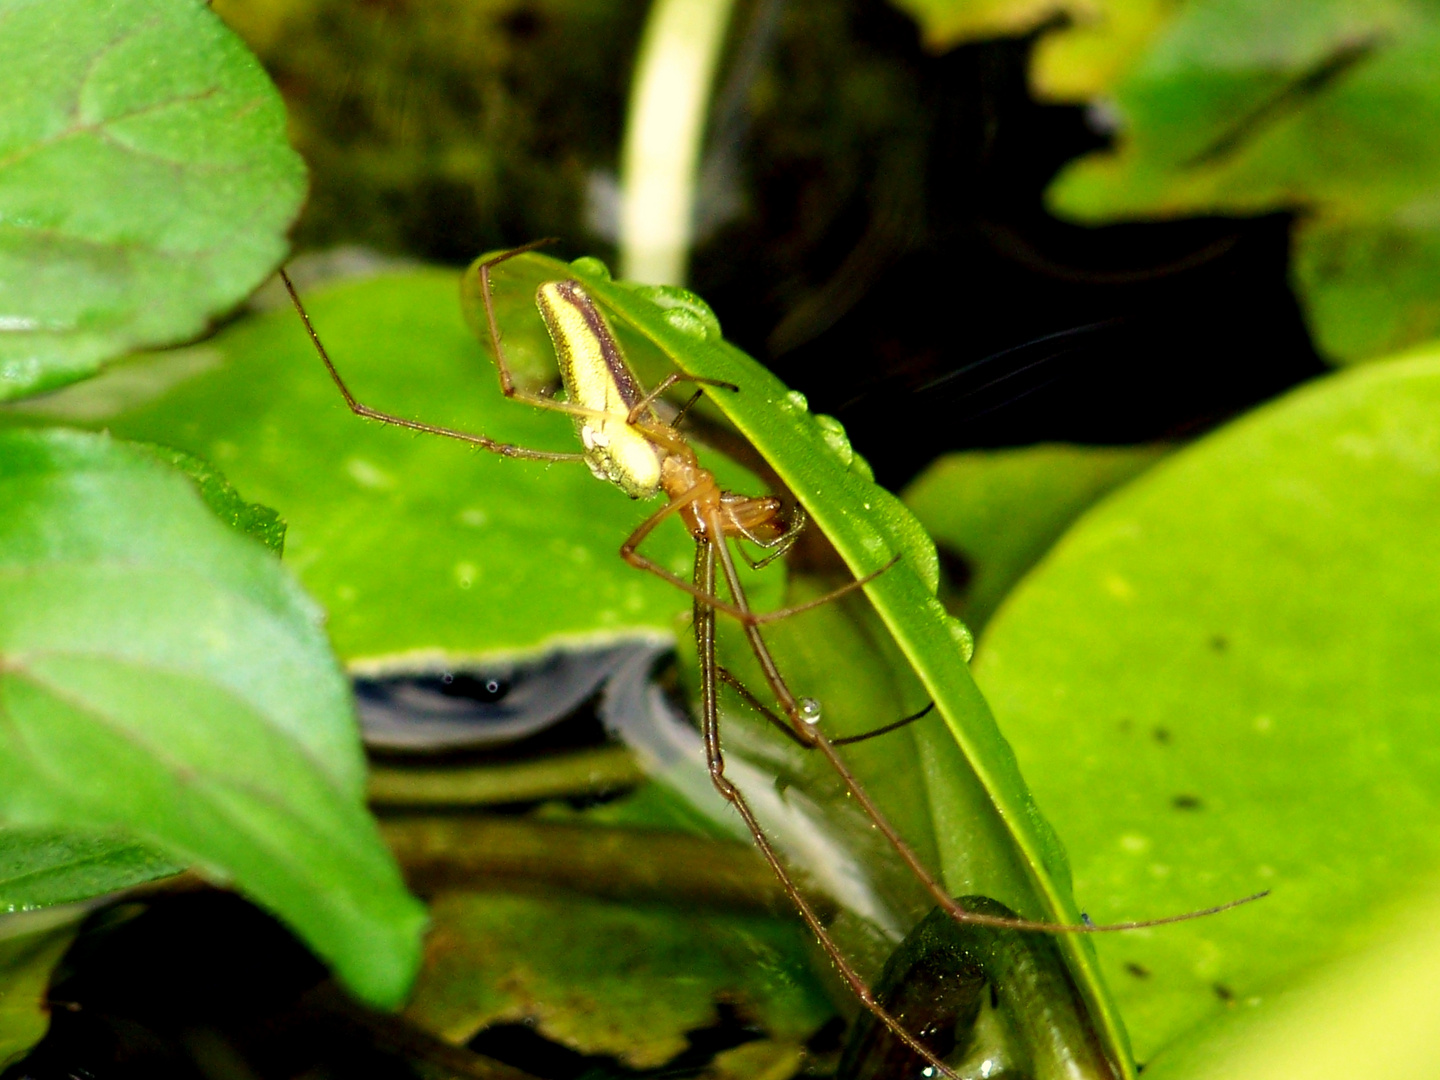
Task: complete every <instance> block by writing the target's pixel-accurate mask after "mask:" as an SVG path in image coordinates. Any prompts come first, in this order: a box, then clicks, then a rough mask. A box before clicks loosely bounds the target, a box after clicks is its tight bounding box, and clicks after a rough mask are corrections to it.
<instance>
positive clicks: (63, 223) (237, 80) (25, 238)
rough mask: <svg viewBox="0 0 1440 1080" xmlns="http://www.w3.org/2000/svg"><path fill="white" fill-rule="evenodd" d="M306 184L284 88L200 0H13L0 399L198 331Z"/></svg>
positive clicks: (4, 94)
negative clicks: (290, 134) (291, 139)
mask: <svg viewBox="0 0 1440 1080" xmlns="http://www.w3.org/2000/svg"><path fill="white" fill-rule="evenodd" d="M304 192H305V178H304V167H303V165H302V164H301V162H300V159H299V158H298V157H297V156H296V155H295V153H294V151H292V150H291V149H290V147H289V145H288V144H287V143H286V141H285V115H284V111H283V109H282V107H281V104H280V98H279V95H277V94H276V92H275V89H274V87H273V86H271V84H270V81H269V80H268V79H267V78H266V77H265V74H264V72H263V71H262V70H261V69H260V65H259V64H258V62H257V61H256V60H255V58H254V57H253V56H251V55H250V54H249V52H247V51H246V49H245V47H244V46H243V45H242V44H241V43H240V41H239V40H238V39H237V38H236V37H235V36H234V35H233V34H231V33H230V31H228V30H227V29H225V27H224V26H223V25H222V24H221V23H220V21H219V20H218V19H217V18H216V17H215V16H214V15H213V14H212V13H211V12H210V10H209V6H208V5H207V4H205V3H203V2H202V0H0V221H3V222H4V225H3V227H0V316H3V321H0V400H8V399H11V398H16V397H21V396H23V395H26V394H33V393H36V392H38V391H41V390H47V389H50V388H53V387H55V386H59V385H62V384H64V383H67V382H72V381H74V380H76V379H80V378H84V377H85V376H87V375H90V374H92V373H93V372H94V371H95V370H96V369H97V368H98V367H99V365H100V364H102V363H103V362H105V361H106V360H108V359H111V358H112V357H115V356H118V355H120V354H121V353H124V352H126V351H128V350H130V349H134V348H138V347H143V346H153V345H159V344H165V343H168V342H173V341H178V340H183V339H185V338H188V337H193V336H194V335H196V334H198V333H200V331H202V330H203V329H204V328H205V325H206V323H207V321H208V320H209V319H210V318H212V317H214V316H215V315H218V314H220V313H222V312H224V311H226V310H228V309H229V308H232V307H234V306H235V304H237V303H238V302H239V301H240V300H242V299H243V298H244V297H245V296H246V294H248V293H249V292H250V291H251V290H252V289H254V288H255V286H256V285H258V284H259V283H260V281H261V280H262V279H263V278H264V277H265V275H266V274H268V273H269V272H270V270H271V269H272V268H273V267H274V265H275V264H276V262H278V261H279V259H280V258H281V256H282V255H283V254H284V251H285V230H286V228H287V227H288V226H289V224H290V223H291V221H293V220H294V218H295V215H296V213H297V212H298V211H299V207H300V202H301V200H302V198H303V196H304Z"/></svg>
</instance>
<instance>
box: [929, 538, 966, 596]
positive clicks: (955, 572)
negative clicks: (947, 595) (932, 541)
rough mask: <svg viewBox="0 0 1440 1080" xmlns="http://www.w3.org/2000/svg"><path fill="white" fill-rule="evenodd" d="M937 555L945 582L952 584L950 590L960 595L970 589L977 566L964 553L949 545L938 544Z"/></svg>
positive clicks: (936, 546) (936, 547)
mask: <svg viewBox="0 0 1440 1080" xmlns="http://www.w3.org/2000/svg"><path fill="white" fill-rule="evenodd" d="M935 554H936V555H937V556H938V557H939V559H940V569H941V570H943V571H944V572H945V580H946V581H948V582H949V583H950V588H952V589H954V590H955V591H956V592H958V593H963V592H964V591H965V590H966V589H968V588H969V587H970V582H971V581H973V580H974V578H975V564H974V563H972V562H971V561H970V560H969V559H967V558H966V557H965V555H964V553H963V552H960V551H956V550H955V549H954V548H953V547H950V546H949V545H948V544H941V543H937V544H936V545H935Z"/></svg>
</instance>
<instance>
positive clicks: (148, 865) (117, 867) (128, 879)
mask: <svg viewBox="0 0 1440 1080" xmlns="http://www.w3.org/2000/svg"><path fill="white" fill-rule="evenodd" d="M184 869H185V865H184V864H183V863H178V862H176V861H175V860H174V859H172V858H168V857H166V856H164V855H161V854H159V853H158V852H155V851H151V850H150V849H149V848H146V847H142V846H141V845H139V844H137V843H135V842H134V841H133V840H130V839H128V838H126V837H125V836H122V835H116V834H114V833H108V834H107V833H102V832H85V831H81V830H77V829H15V828H0V911H25V910H28V909H30V908H38V907H47V906H50V905H53V904H68V903H72V902H73V901H76V900H85V899H87V898H89V897H92V896H101V895H103V894H105V893H108V892H114V891H115V890H117V889H125V888H129V887H130V886H131V885H139V884H140V883H141V882H145V881H153V880H154V879H156V878H162V877H168V876H169V875H171V874H178V873H180V871H182V870H184Z"/></svg>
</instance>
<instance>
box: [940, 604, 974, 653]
mask: <svg viewBox="0 0 1440 1080" xmlns="http://www.w3.org/2000/svg"><path fill="white" fill-rule="evenodd" d="M945 625H946V628H947V629H948V630H949V631H950V636H951V637H952V638H954V639H955V646H956V648H958V649H959V650H960V655H961V656H962V657H964V659H965V662H966V663H967V664H968V663H969V662H970V658H971V657H972V656H974V655H975V635H974V634H972V633H971V632H970V628H969V627H968V626H966V625H965V624H964V623H963V622H961V621H960V620H959V619H957V618H955V617H954V616H949V617H947V618H946V620H945Z"/></svg>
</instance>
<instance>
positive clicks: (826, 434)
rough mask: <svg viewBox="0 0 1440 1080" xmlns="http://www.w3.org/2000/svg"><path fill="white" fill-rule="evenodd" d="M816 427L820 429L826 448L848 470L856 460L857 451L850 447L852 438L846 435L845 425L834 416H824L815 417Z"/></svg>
mask: <svg viewBox="0 0 1440 1080" xmlns="http://www.w3.org/2000/svg"><path fill="white" fill-rule="evenodd" d="M815 426H816V427H818V428H819V429H820V435H821V437H822V438H823V439H824V440H825V446H826V448H827V449H828V450H829V451H830V452H831V453H832V454H834V455H835V456H836V457H837V458H839V459H840V464H842V465H844V466H845V467H846V468H847V469H848V468H849V467H850V463H851V462H852V461H854V460H855V451H854V449H853V448H852V447H851V446H850V437H849V436H848V435H846V434H845V425H844V424H842V423H840V421H839V420H836V419H835V418H834V417H833V416H825V415H823V414H822V415H818V416H816V417H815Z"/></svg>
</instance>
